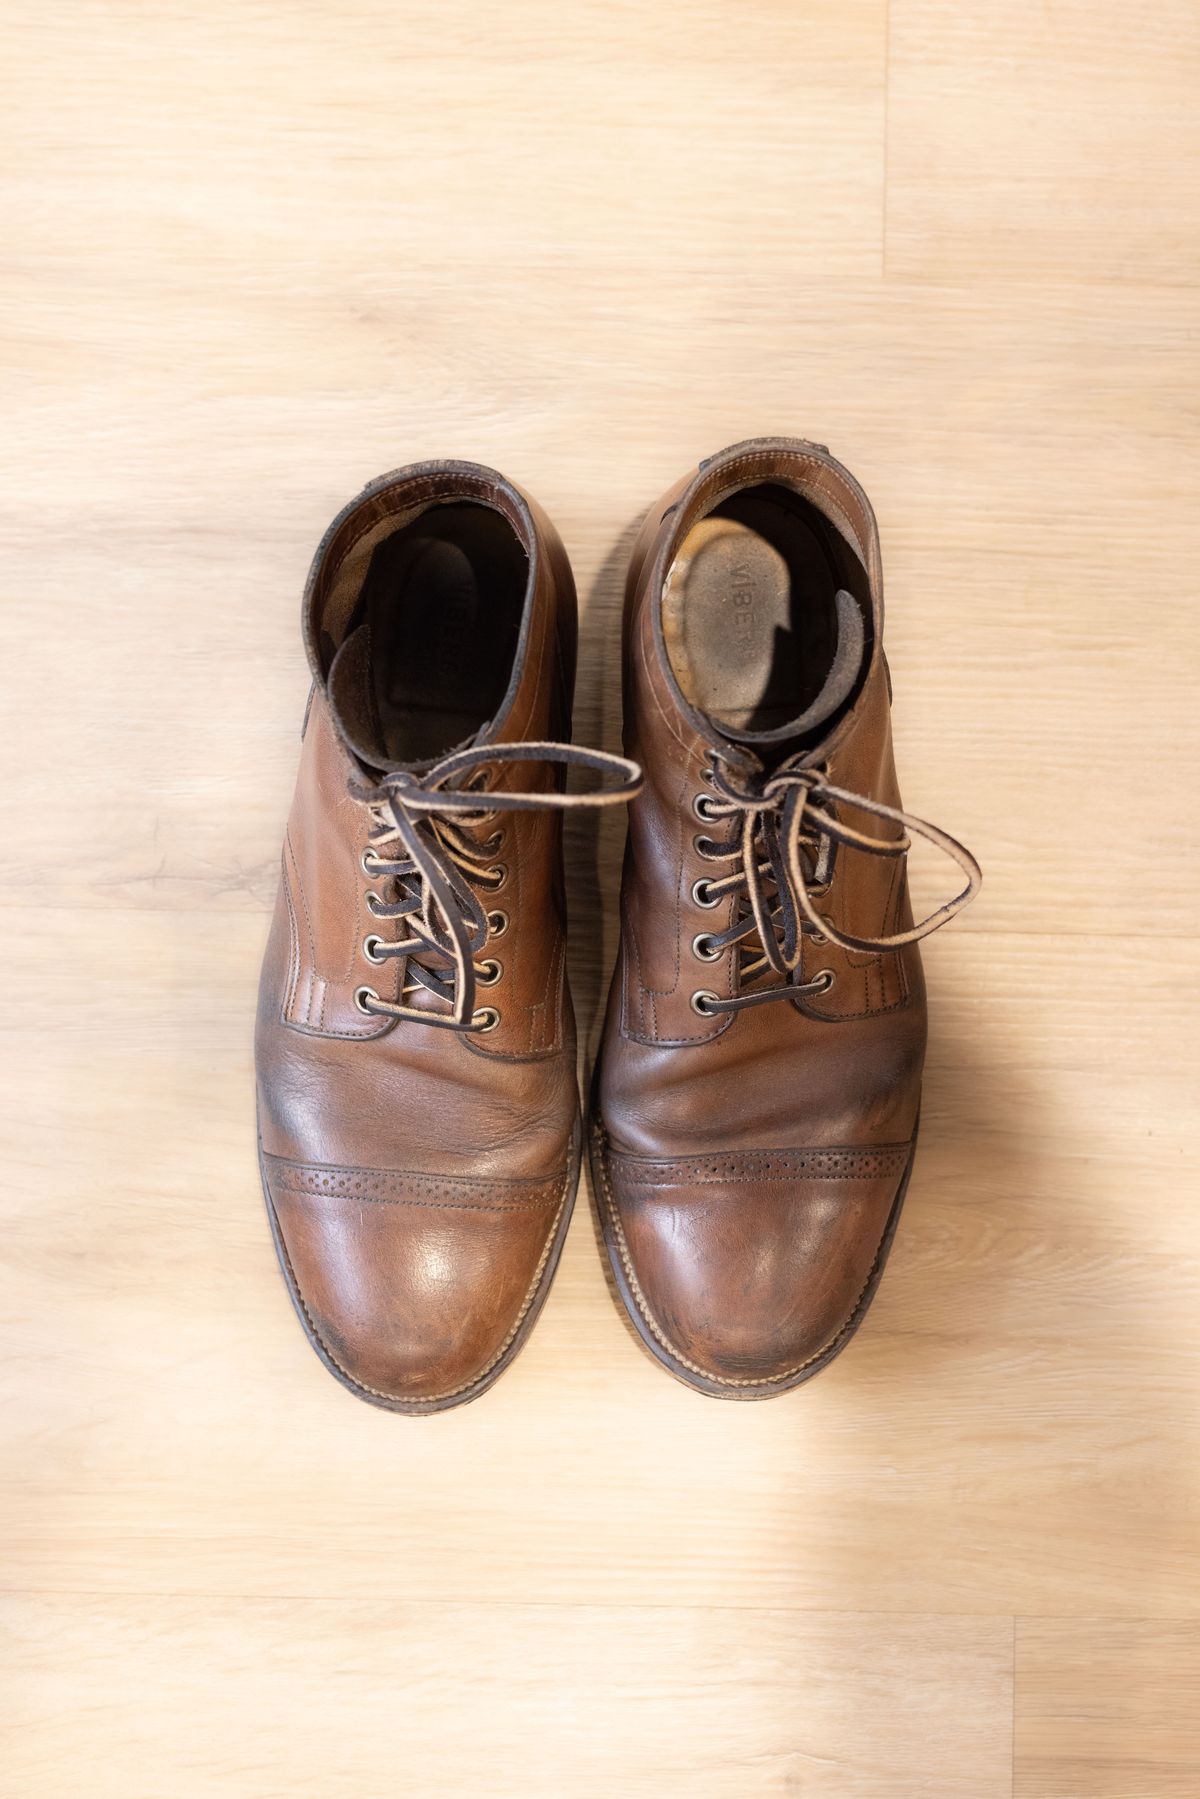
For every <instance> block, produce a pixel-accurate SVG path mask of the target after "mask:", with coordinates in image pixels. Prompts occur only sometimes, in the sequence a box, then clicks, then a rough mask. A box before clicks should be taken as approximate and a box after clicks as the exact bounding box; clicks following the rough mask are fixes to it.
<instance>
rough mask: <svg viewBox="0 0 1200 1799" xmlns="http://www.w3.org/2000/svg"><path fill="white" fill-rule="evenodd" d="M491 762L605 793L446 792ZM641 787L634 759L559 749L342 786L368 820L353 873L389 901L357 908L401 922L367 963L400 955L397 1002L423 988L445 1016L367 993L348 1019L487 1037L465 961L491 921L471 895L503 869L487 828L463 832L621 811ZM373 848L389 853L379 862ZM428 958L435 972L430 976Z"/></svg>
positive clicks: (515, 747) (500, 751) (475, 751)
mask: <svg viewBox="0 0 1200 1799" xmlns="http://www.w3.org/2000/svg"><path fill="white" fill-rule="evenodd" d="M497 762H521V763H524V762H537V763H549V764H552V765H555V766H558V767H572V768H584V769H590V770H591V771H592V772H593V773H596V774H600V775H611V776H614V777H615V779H616V785H614V786H612V787H607V788H602V789H598V790H597V791H595V792H591V793H563V792H560V791H559V790H558V789H557V788H551V789H549V790H548V791H546V792H542V793H510V792H506V791H505V790H504V789H502V788H499V789H492V788H488V787H485V786H483V785H482V783H481V781H480V780H479V779H478V778H477V779H476V781H475V782H474V783H471V782H467V783H465V784H462V785H459V784H458V783H460V782H462V778H463V776H465V775H468V774H469V773H470V771H471V770H472V769H476V770H478V769H480V768H482V767H484V766H486V765H487V764H494V763H497ZM641 785H642V771H641V769H640V768H639V767H638V765H637V763H636V762H630V761H628V760H627V759H626V758H625V757H624V756H611V755H609V754H608V753H607V752H606V751H604V750H589V749H580V748H577V747H576V746H575V745H573V744H562V743H487V744H479V745H476V746H472V747H471V748H469V749H465V750H456V751H455V752H454V753H453V754H451V755H449V756H444V757H443V758H442V759H441V760H440V761H438V762H436V763H434V764H433V766H432V767H430V768H428V769H426V770H424V771H422V772H421V773H420V774H415V773H412V772H410V771H409V770H405V769H398V770H396V771H395V772H393V773H390V774H386V775H384V776H383V777H382V779H381V780H380V781H379V782H377V783H375V784H373V785H367V784H366V783H361V782H358V781H353V782H351V784H350V791H351V793H352V794H353V796H354V798H355V799H356V800H358V801H359V802H360V803H361V804H362V805H365V806H366V807H367V808H368V810H369V812H370V814H371V818H372V830H371V835H370V838H369V841H368V845H367V849H366V851H365V852H364V854H363V871H364V873H365V874H366V875H367V876H368V877H369V878H372V879H377V880H379V881H380V882H381V883H382V882H385V881H390V882H391V883H392V886H393V890H394V893H395V898H394V899H392V900H386V899H384V898H383V896H382V895H381V894H379V893H376V892H370V893H368V895H367V906H368V909H369V911H370V913H371V916H372V917H373V918H375V919H377V920H379V921H380V922H381V923H387V922H390V921H402V928H403V929H404V930H405V931H406V932H407V935H406V936H404V937H402V938H398V939H395V940H390V941H389V940H385V939H383V938H381V937H379V936H372V937H368V938H367V940H366V946H365V947H366V949H367V955H368V959H369V960H370V961H372V962H377V963H382V962H386V961H390V960H393V959H396V958H402V959H403V967H402V969H401V974H400V988H399V991H400V992H401V994H402V995H404V994H410V993H415V992H416V991H417V990H418V988H423V989H424V990H425V991H426V992H428V993H430V994H432V995H434V996H435V998H437V999H438V1000H441V1001H443V1002H444V1003H445V1006H446V1008H447V1009H446V1010H438V1009H435V1008H432V1007H429V1006H412V1005H405V1004H403V1003H399V1004H397V1003H395V1002H393V1001H390V1000H386V999H382V998H381V997H380V995H379V994H377V993H376V992H375V991H374V989H373V988H370V987H360V988H358V989H357V991H356V994H355V1003H356V1004H357V1005H358V1007H359V1010H360V1011H362V1012H364V1013H367V1014H376V1015H379V1016H382V1017H387V1018H406V1019H411V1020H412V1021H413V1022H414V1023H417V1024H427V1025H436V1026H440V1027H443V1028H446V1029H450V1030H455V1031H477V1030H487V1029H491V1028H493V1027H494V1024H495V1023H497V1022H498V1021H499V1015H498V1013H496V1012H495V1010H494V1008H490V1007H483V1008H480V1009H477V1008H476V998H477V989H478V987H479V986H480V985H481V984H486V980H487V972H488V970H487V965H486V964H485V965H484V967H483V968H480V967H478V966H477V965H476V958H477V957H478V956H479V955H480V953H481V952H482V950H483V949H484V947H485V945H486V944H487V941H488V937H489V932H490V929H491V927H490V924H489V918H490V917H492V916H494V915H492V914H489V913H488V911H487V910H486V908H485V905H484V901H483V899H481V897H480V892H482V893H484V894H487V893H488V892H489V891H490V890H492V889H494V888H496V887H497V886H499V884H500V883H501V881H502V880H503V878H504V872H505V871H504V869H503V867H502V865H501V864H499V863H498V862H497V861H496V860H495V858H496V855H497V852H498V851H499V849H500V847H501V843H502V838H503V832H502V831H501V830H497V831H496V832H495V833H494V834H493V835H492V836H491V837H490V838H489V839H487V840H486V841H485V842H484V843H482V844H481V843H478V842H476V841H475V840H474V839H473V838H472V837H470V836H468V834H467V832H466V830H464V828H463V827H464V826H469V825H472V824H478V823H479V821H480V820H482V819H484V818H487V817H489V816H490V815H491V814H492V813H496V812H537V811H542V810H553V811H559V812H566V811H574V810H576V809H577V808H584V807H596V806H617V805H624V804H626V802H627V801H629V800H631V799H633V798H634V796H635V795H636V794H637V793H638V792H639V791H640V789H641ZM385 851H389V852H390V853H389V854H384V853H381V852H385ZM477 890H478V891H477ZM430 961H432V962H433V963H434V964H435V965H440V966H434V967H430V966H429V963H430ZM493 978H495V977H494V976H493Z"/></svg>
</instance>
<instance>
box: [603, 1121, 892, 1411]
mask: <svg viewBox="0 0 1200 1799" xmlns="http://www.w3.org/2000/svg"><path fill="white" fill-rule="evenodd" d="M595 1129H596V1149H597V1160H598V1161H599V1164H600V1179H601V1184H602V1186H603V1189H604V1203H605V1206H606V1207H607V1210H608V1215H609V1217H610V1219H611V1220H612V1226H613V1230H614V1232H615V1233H616V1240H617V1251H618V1254H619V1255H620V1257H621V1266H622V1267H623V1268H624V1270H625V1275H626V1278H627V1280H628V1281H629V1290H630V1292H631V1293H632V1295H633V1299H634V1304H635V1305H636V1306H637V1309H638V1311H639V1312H640V1313H641V1315H642V1318H643V1319H644V1321H645V1323H646V1326H647V1328H648V1330H649V1331H650V1332H651V1334H652V1335H653V1337H654V1338H655V1340H656V1341H657V1342H658V1343H659V1344H661V1346H662V1348H663V1349H665V1350H666V1352H667V1354H668V1355H669V1356H670V1357H671V1359H672V1361H675V1362H678V1364H679V1366H680V1367H681V1368H687V1369H689V1370H690V1372H691V1373H692V1374H698V1375H699V1376H700V1378H701V1379H702V1380H706V1381H711V1382H712V1383H713V1384H714V1385H715V1386H720V1387H772V1386H778V1385H779V1383H780V1382H781V1381H785V1380H791V1379H793V1377H794V1376H795V1375H797V1374H803V1372H804V1370H805V1369H806V1368H811V1367H812V1365H813V1363H814V1362H819V1361H820V1360H821V1358H822V1357H823V1356H826V1355H828V1354H829V1352H830V1350H832V1349H834V1348H835V1347H836V1346H837V1344H838V1343H840V1342H841V1341H842V1339H843V1338H844V1337H847V1336H848V1335H849V1334H850V1333H851V1331H852V1330H853V1329H854V1325H855V1321H856V1317H857V1313H858V1308H859V1306H860V1305H861V1304H862V1300H863V1295H864V1294H865V1293H866V1292H867V1290H868V1288H869V1287H870V1285H871V1282H872V1280H873V1279H874V1278H875V1271H876V1269H877V1268H878V1267H879V1263H880V1259H881V1257H882V1255H883V1252H884V1244H885V1243H886V1242H887V1234H886V1232H885V1233H884V1236H883V1238H882V1240H881V1242H880V1245H879V1248H878V1249H877V1250H876V1252H875V1259H874V1261H873V1262H872V1263H871V1266H870V1268H869V1269H868V1270H867V1278H866V1279H865V1280H864V1282H863V1284H862V1286H861V1287H860V1288H859V1290H858V1293H857V1294H856V1295H855V1300H854V1304H853V1305H852V1306H851V1308H850V1312H849V1314H848V1316H847V1318H846V1320H845V1322H844V1323H843V1324H841V1325H839V1327H838V1329H837V1330H836V1331H835V1332H834V1334H833V1336H832V1337H830V1338H829V1340H828V1341H827V1342H825V1343H823V1344H822V1345H821V1347H820V1349H818V1350H816V1351H814V1353H813V1354H812V1355H810V1356H808V1357H807V1358H806V1359H805V1360H804V1361H803V1362H797V1363H796V1365H795V1367H794V1368H785V1369H784V1370H783V1372H782V1373H781V1374H764V1375H760V1376H759V1377H758V1379H753V1380H752V1379H748V1378H738V1377H735V1376H733V1375H726V1374H714V1373H713V1372H712V1371H711V1370H710V1369H708V1368H701V1367H700V1365H699V1363H697V1362H692V1361H689V1359H688V1358H687V1356H685V1355H684V1354H683V1353H682V1351H681V1350H679V1349H677V1348H676V1347H675V1345H674V1344H673V1343H672V1342H671V1340H670V1338H669V1337H668V1336H666V1334H665V1333H664V1331H663V1330H662V1328H661V1326H660V1325H659V1324H658V1321H657V1320H656V1319H655V1318H654V1316H653V1314H652V1313H651V1311H650V1308H649V1304H648V1302H647V1300H646V1296H645V1294H644V1293H643V1292H642V1288H641V1283H640V1282H639V1280H638V1277H637V1275H636V1274H635V1273H634V1268H633V1262H632V1260H631V1258H630V1255H629V1246H628V1244H627V1243H626V1241H625V1232H624V1230H623V1229H622V1227H621V1220H620V1218H619V1216H618V1215H617V1206H616V1199H615V1196H614V1194H613V1190H612V1185H611V1183H610V1181H609V1176H608V1157H607V1154H606V1152H605V1133H604V1130H603V1127H602V1126H600V1125H597V1126H596V1127H595Z"/></svg>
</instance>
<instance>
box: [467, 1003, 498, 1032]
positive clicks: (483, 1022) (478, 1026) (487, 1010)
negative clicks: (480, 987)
mask: <svg viewBox="0 0 1200 1799" xmlns="http://www.w3.org/2000/svg"><path fill="white" fill-rule="evenodd" d="M499 1023H500V1014H499V1012H497V1010H496V1008H495V1006H481V1007H480V1009H479V1011H478V1012H476V1014H475V1016H474V1018H473V1019H472V1020H471V1029H472V1030H473V1031H478V1032H479V1035H480V1036H481V1037H482V1036H485V1035H486V1033H487V1032H488V1031H494V1030H495V1028H496V1026H497V1025H498V1024H499Z"/></svg>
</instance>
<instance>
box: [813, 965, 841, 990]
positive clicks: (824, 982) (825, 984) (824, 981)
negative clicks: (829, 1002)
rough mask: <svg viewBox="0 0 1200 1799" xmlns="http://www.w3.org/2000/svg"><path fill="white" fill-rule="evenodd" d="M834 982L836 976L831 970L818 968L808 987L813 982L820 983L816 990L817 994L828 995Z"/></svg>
mask: <svg viewBox="0 0 1200 1799" xmlns="http://www.w3.org/2000/svg"><path fill="white" fill-rule="evenodd" d="M836 980H837V976H836V974H834V972H833V970H832V968H818V970H817V972H816V974H815V975H814V976H813V977H812V981H811V982H810V983H809V985H810V986H811V985H812V984H813V982H816V981H820V983H821V985H820V986H819V987H818V988H817V992H818V993H828V992H829V989H830V988H831V987H832V986H833V983H834V982H835V981H836Z"/></svg>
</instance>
